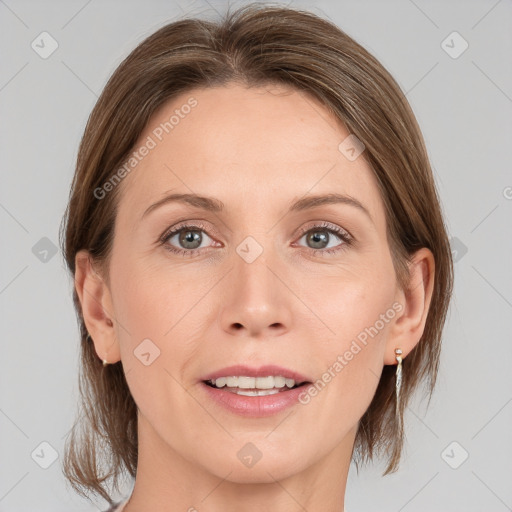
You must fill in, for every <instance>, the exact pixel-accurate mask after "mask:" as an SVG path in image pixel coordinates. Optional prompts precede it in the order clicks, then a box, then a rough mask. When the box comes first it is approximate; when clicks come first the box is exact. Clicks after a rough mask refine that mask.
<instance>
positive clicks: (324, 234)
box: [110, 84, 402, 482]
mask: <svg viewBox="0 0 512 512" xmlns="http://www.w3.org/2000/svg"><path fill="white" fill-rule="evenodd" d="M172 116H174V117H172ZM165 123H167V125H166V124H165ZM349 135H350V134H349V133H348V132H347V131H346V129H345V128H344V127H343V126H342V125H341V123H339V122H337V121H336V120H335V118H334V117H333V116H332V115H330V114H329V112H328V111H327V110H326V109H325V108H324V107H323V106H322V105H321V104H320V103H319V102H317V101H316V100H314V99H312V98H311V97H309V96H306V95H304V94H302V93H300V92H296V91H292V90H290V89H284V88H283V87H279V88H277V87H267V88H264V87H260V88H252V89H248V88H244V87H242V86H239V85H232V84H230V85H229V86H227V87H219V88H211V89H196V90H193V91H190V92H187V93H185V94H183V95H181V96H180V97H178V98H176V99H174V100H173V101H172V102H169V103H167V104H165V105H164V107H163V108H161V109H160V111H159V112H158V113H157V114H156V115H155V116H154V117H153V118H152V119H151V122H150V123H149V124H148V126H147V127H146V130H145V132H144V133H143V134H142V136H141V137H140V139H139V142H138V143H137V144H136V145H135V147H134V151H138V155H139V157H138V158H137V160H138V159H139V158H140V161H139V162H138V164H137V165H136V166H135V167H134V168H130V167H129V166H128V167H127V168H129V169H130V170H129V172H128V171H126V169H125V171H126V176H125V177H124V179H123V180H122V182H121V183H120V184H119V185H117V186H120V187H122V195H121V199H120V203H119V209H118V213H117V219H116V225H115V237H114V243H113V250H112V257H111V261H110V294H111V299H110V300H111V307H112V312H113V315H114V318H115V334H116V339H117V341H118V342H119V346H118V348H119V350H120V354H121V358H122V363H123V367H124V369H125V372H126V378H127V382H128V385H129V387H130V390H131V393H132V394H133V397H134V400H135V402H136V403H137V406H138V409H139V428H140V432H139V439H141V440H142V439H143V440H145V441H144V443H145V444H143V443H141V445H140V446H141V447H142V446H143V445H144V446H149V445H152V446H153V448H156V447H158V450H159V453H161V454H162V457H166V456H167V455H168V456H169V457H174V458H175V459H176V458H177V457H178V456H181V457H183V458H184V459H185V460H188V461H189V462H190V463H192V464H193V465H195V466H196V467H198V468H201V469H202V470H205V471H208V472H209V473H211V474H214V475H216V476H218V477H220V478H225V477H226V475H228V474H229V477H228V480H232V481H237V482H246V481H271V480H273V478H284V477H286V476H287V475H291V474H295V473H298V472H300V471H302V470H303V469H305V468H307V467H310V466H312V465H313V464H315V463H316V462H318V461H320V460H321V459H325V458H326V457H332V458H333V460H334V458H335V457H338V456H339V455H340V454H342V453H347V452H349V451H351V449H352V445H353V441H354V436H355V433H356V430H357V423H358V420H359V419H360V417H361V416H362V414H363V413H364V412H365V410H366V409H367V407H368V405H369V404H370V402H371V399H372V397H373V395H374V392H375V390H376V387H377V384H378V382H379V377H380V374H381V371H382V367H383V364H392V362H393V357H392V354H393V349H394V345H393V341H394V340H393V339H392V329H393V325H394V324H395V322H396V319H397V318H398V317H399V316H400V315H399V311H400V309H401V308H402V304H401V302H402V300H401V299H402V295H401V291H400V290H399V289H398V286H397V283H396V276H395V273H394V269H393V264H392V260H391V255H390V250H389V247H388V243H387V239H386V224H385V216H384V207H383V203H382V200H381V198H380V195H379V191H378V188H377V184H376V181H375V178H374V177H373V175H372V172H371V169H370V167H369V166H368V164H367V163H366V162H365V161H364V159H363V156H362V155H361V156H359V157H358V152H359V150H360V147H358V146H357V141H355V142H354V140H351V139H348V140H345V139H346V138H347V137H348V136H349ZM340 144H341V146H340ZM143 146H145V147H146V148H147V149H146V150H144V149H140V148H142V147H143ZM132 163H134V162H132ZM170 194H187V195H188V196H189V198H192V199H190V201H188V202H187V201H178V200H174V201H164V202H162V203H161V204H160V205H159V206H155V207H152V205H154V204H155V203H158V202H160V201H162V200H163V199H164V198H165V197H167V196H168V195H170ZM329 194H331V195H332V194H338V195H339V196H340V197H341V200H340V201H336V202H326V201H324V200H321V199H320V200H318V201H314V200H313V198H314V197H320V198H321V197H326V196H328V195H329ZM193 196H201V197H204V198H209V199H208V201H207V200H205V199H193ZM343 197H345V199H343ZM347 198H348V199H347ZM221 204H222V208H216V209H215V210H214V209H213V208H212V206H214V205H215V206H217V207H219V206H221ZM357 204H360V206H357ZM174 228H176V229H181V231H178V232H177V233H176V234H172V235H170V236H167V237H166V236H165V235H166V234H169V233H170V231H172V230H173V229H174ZM336 230H338V231H339V233H336ZM164 238H165V240H164ZM116 343H117V342H116ZM236 365H245V366H246V367H248V368H241V369H238V370H227V373H228V374H231V375H232V374H233V373H234V374H235V375H240V376H249V377H250V376H251V375H254V374H251V370H254V371H256V372H257V371H258V369H260V368H261V367H263V366H267V365H273V366H278V367H281V369H267V370H263V374H269V375H275V376H279V375H281V376H285V377H286V375H283V374H286V372H290V375H291V374H300V375H301V376H302V377H301V378H299V377H298V376H297V379H296V382H297V381H300V380H302V378H303V379H305V380H306V381H308V382H311V383H316V385H315V386H308V385H307V384H306V385H304V386H302V387H301V389H300V393H299V392H297V391H293V390H290V391H282V390H281V391H279V392H278V393H275V394H271V395H269V396H266V397H256V396H244V395H239V394H237V393H236V392H235V393H233V392H231V391H226V390H225V389H224V390H214V389H213V388H211V387H210V386H208V385H207V384H205V383H204V380H206V379H207V378H208V377H211V375H212V374H216V373H218V372H221V373H223V372H222V370H223V369H225V368H227V367H231V366H236ZM224 373H225V372H224ZM260 376H261V375H260ZM236 382H238V383H239V384H242V385H243V383H244V382H245V383H248V384H247V385H249V386H250V387H252V386H251V384H252V385H254V386H255V385H256V381H254V382H251V381H250V380H248V379H240V380H239V381H229V382H227V384H228V385H229V384H231V385H233V384H236ZM265 382H270V383H272V382H273V385H282V380H281V379H279V378H278V379H275V380H274V381H271V380H269V379H263V380H261V381H258V383H259V384H263V385H264V383H265ZM289 382H290V381H289ZM284 389H288V388H287V387H286V384H285V388H284ZM315 389H316V393H315ZM235 391H236V390H235ZM242 392H243V390H242ZM223 400H227V402H228V405H226V404H225V403H224V402H223ZM230 472H231V473H230Z"/></svg>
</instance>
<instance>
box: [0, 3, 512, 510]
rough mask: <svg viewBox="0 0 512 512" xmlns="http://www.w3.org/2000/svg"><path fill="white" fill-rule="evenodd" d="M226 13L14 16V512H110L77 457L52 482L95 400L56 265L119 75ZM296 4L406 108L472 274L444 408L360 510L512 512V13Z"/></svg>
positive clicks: (85, 9) (454, 335) (459, 282)
mask: <svg viewBox="0 0 512 512" xmlns="http://www.w3.org/2000/svg"><path fill="white" fill-rule="evenodd" d="M242 3H245V2H239V1H238V2H233V3H232V4H231V5H232V6H238V5H241V4H242ZM226 5H227V4H226V2H225V1H218V2H215V1H213V0H210V1H209V2H206V0H204V1H201V0H197V1H195V2H185V0H181V1H157V0H145V1H142V0H138V1H135V0H133V1H124V2H121V1H100V0H90V1H84V0H76V1H75V0H73V1H56V0H53V1H46V2H38V1H35V0H34V1H23V0H16V1H15V0H0V34H1V35H0V37H1V45H2V64H1V74H0V109H1V111H0V116H1V121H2V122H1V125H0V126H1V127H0V130H1V139H0V140H1V142H0V144H1V147H0V159H1V163H2V165H1V173H2V175H1V180H2V181H1V191H0V222H1V227H2V253H1V254H2V262H1V266H0V272H1V274H0V305H1V321H2V325H1V334H2V345H1V346H2V352H1V357H0V384H1V388H0V389H1V394H0V429H1V430H0V432H1V436H0V443H1V444H0V511H3V512H6V511H8V512H21V511H35V510H37V511H40V512H44V511H55V512H56V511H59V512H64V511H66V512H69V511H71V510H73V511H93V510H98V508H97V507H95V506H94V505H92V504H90V503H89V502H87V501H85V500H81V499H79V498H78V497H77V496H76V495H74V494H73V493H72V492H71V491H70V490H69V488H68V487H66V483H65V480H64V478H63V476H62V474H61V468H60V463H61V458H58V459H56V460H55V462H53V463H52V464H51V465H50V466H49V467H48V468H47V469H43V468H42V467H41V464H43V465H44V463H45V462H46V463H47V464H48V463H50V462H51V456H52V453H53V452H52V450H55V452H56V454H58V455H61V454H62V449H63V445H64V438H65V436H66V434H67V432H68V431H69V428H70V427H71V424H72V420H73V416H74V412H75V407H76V400H77V396H78V393H77V368H78V366H77V363H78V330H77V324H76V320H75V313H74V310H73V308H72V301H71V290H72V282H71V281H70V280H69V279H68V276H67V273H66V272H65V270H64V263H63V258H62V255H61V253H60V251H59V252H57V253H56V254H55V255H52V253H51V252H48V253H45V252H44V251H45V250H48V248H51V244H50V243H49V241H51V243H53V244H54V245H58V228H59V224H60V221H61V218H62V215H63V213H64V208H65V205H66V200H67V197H68V191H69V186H70V182H71V178H72V175H73V170H74V162H75V158H76V154H77V149H78V144H79V141H80V138H81V135H82V133H83V129H84V127H85V122H86V120H87V117H88V115H89V113H90V111H91V109H92V108H93V105H94V103H95V101H96V99H97V96H98V95H99V93H100V92H101V90H102V88H103V86H104V85H105V83H106V81H107V79H108V77H109V76H110V74H111V73H112V72H113V70H114V69H115V67H116V66H117V65H118V64H119V63H120V62H121V60H122V59H123V58H124V57H125V56H126V55H127V54H128V53H129V51H131V50H132V49H133V48H134V47H135V46H136V45H137V44H138V43H139V42H140V41H141V40H142V39H144V38H145V37H146V36H147V35H149V34H150V33H152V32H153V31H155V30H156V29H157V28H159V27H160V26H162V25H164V24H166V23H168V22H170V21H173V20H174V19H176V18H177V17H181V16H183V15H199V16H202V15H206V16H209V17H214V16H216V12H215V11H216V10H218V11H220V12H224V10H225V7H226ZM291 5H292V6H297V7H303V8H306V9H309V10H312V11H313V12H315V13H317V14H319V15H321V16H324V17H327V18H330V19H331V20H333V21H334V22H335V23H336V24H337V25H339V26H340V27H341V28H342V29H343V30H345V31H346V32H347V33H348V34H349V35H351V36H352V37H354V38H355V39H356V40H357V41H358V42H359V43H361V44H362V45H363V46H365V47H366V48H367V49H368V50H370V51H371V52H372V53H373V54H374V55H375V56H376V57H377V58H378V59H379V60H380V61H381V62H382V64H383V65H384V66H385V67H387V69H388V70H389V71H390V72H391V73H392V75H393V76H394V77H395V78H396V79H397V81H398V83H399V84H400V85H401V87H402V89H403V90H404V92H406V93H407V98H408V99H409V101H410V103H411V105H412V107H413V110H414V112H415V114H416V116H417V118H418V121H419V123H420V126H421V128H422V130H423V134H424V137H425V140H426V143H427V146H428V150H429V154H430V157H431V161H432V164H433V166H434V169H435V173H436V181H437V185H438V187H439V192H440V195H441V200H442V204H443V208H444V211H445V215H446V218H447V224H448V229H449V232H450V236H451V237H453V244H452V245H453V247H454V249H455V250H456V253H454V254H456V259H457V263H456V281H455V282H456V288H455V297H454V301H453V304H452V307H451V313H450V316H449V321H448V325H447V327H446V330H445V338H444V349H443V354H442V364H441V369H440V377H439V384H438V387H437V390H436V393H435V395H434V398H433V400H432V402H431V404H430V408H428V409H427V408H426V402H425V401H420V400H419V399H418V400H417V401H416V403H415V404H413V405H412V406H411V407H410V408H409V410H408V411H407V418H406V422H407V435H408V444H407V449H406V453H405V457H404V460H403V463H402V466H401V469H400V471H399V472H397V473H395V474H393V475H391V476H387V477H384V478H382V477H381V471H382V469H383V466H382V465H381V466H379V465H378V464H376V465H375V466H373V467H370V468H367V469H363V470H362V471H361V472H360V473H359V475H357V473H356V472H355V469H353V470H351V473H350V475H349V483H348V490H347V496H346V508H347V511H348V512H363V511H379V512H399V511H402V510H403V511H404V512H410V511H411V512H412V511H415V512H422V511H429V512H432V511H434V510H435V511H436V512H440V511H442V512H449V511H465V512H477V511H485V512H494V511H495V512H502V511H506V510H512V486H511V485H510V482H511V481H512V478H511V477H512V440H511V435H510V432H511V428H510V427H511V424H512V404H511V401H512V385H511V383H512V371H511V367H512V365H511V363H512V343H511V334H510V333H511V332H512V314H511V313H512V271H511V265H510V263H511V255H512V250H511V249H512V238H511V234H512V232H511V219H512V188H511V187H512V172H511V164H510V162H511V161H512V149H511V146H512V144H511V143H512V139H511V135H512V115H511V114H512V70H511V64H510V63H511V60H512V59H511V49H512V3H511V1H510V0H501V1H495V0H489V1H487V0H485V1H484V0H480V1H448V2H447V1H435V2H431V1H427V0H415V1H412V0H396V1H380V2H377V1H375V2H370V1H347V0H344V1H339V2H335V1H319V2H314V1H312V0H310V1H307V2H306V1H300V2H298V1H297V2H292V3H291ZM43 31H47V32H48V33H49V34H51V36H52V37H53V38H54V39H55V40H56V41H57V43H58V48H57V50H56V51H55V52H54V53H53V54H52V55H51V56H49V57H48V58H46V59H43V58H41V57H40V55H39V54H38V53H36V52H35V51H34V50H33V49H32V47H31V43H32V42H33V41H34V40H35V41H36V42H37V41H38V39H37V38H38V36H39V34H40V33H41V32H43ZM454 31H457V32H458V33H459V34H460V36H461V37H462V38H463V39H464V40H465V41H467V43H468V44H469V47H468V48H467V50H466V51H465V52H464V53H462V54H461V55H460V56H458V57H457V58H453V56H450V55H449V54H448V53H447V51H445V50H448V51H451V52H452V54H453V53H454V52H455V53H458V52H459V51H460V50H461V49H462V48H463V46H462V45H463V44H464V42H463V40H462V39H460V38H459V39H458V36H456V35H455V36H453V35H452V33H453V32H454ZM448 36H450V37H448ZM447 38H448V39H447ZM444 40H446V42H445V43H444V45H443V44H442V42H443V41H444ZM40 45H41V43H40ZM450 47H452V48H451V49H450ZM46 48H48V44H46ZM44 237H46V238H48V239H49V241H48V240H43V241H41V239H42V238H44ZM466 250H467V252H465V251H466ZM312 434H314V433H312ZM454 441H455V442H456V443H457V444H455V445H451V443H452V442H454ZM44 442H46V443H49V445H50V446H48V445H42V446H41V443H44ZM447 447H448V448H447ZM466 452H467V453H468V454H469V457H468V458H467V460H465V461H464V462H463V463H462V464H461V461H462V460H463V459H464V456H465V453H466ZM459 464H460V465H459ZM450 465H451V466H454V467H455V466H458V467H457V469H454V468H452V467H451V466H450ZM128 490H129V489H128ZM98 507H99V509H100V510H104V509H105V508H106V504H105V502H98ZM327 512H329V511H327Z"/></svg>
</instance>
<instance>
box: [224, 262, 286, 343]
mask: <svg viewBox="0 0 512 512" xmlns="http://www.w3.org/2000/svg"><path fill="white" fill-rule="evenodd" d="M274 267H276V265H275V264H274V265H272V266H269V264H268V262H267V258H266V257H265V256H264V255H263V254H262V255H261V256H260V257H258V258H257V259H256V260H255V261H253V262H252V263H247V262H246V261H244V260H243V259H242V258H240V257H238V255H236V257H235V262H234V268H233V269H232V270H231V272H229V274H228V276H227V282H226V283H225V288H224V292H225V293H224V294H223V299H224V304H223V305H222V306H221V307H222V310H221V313H220V322H221V327H222V328H223V329H224V330H225V331H226V332H228V333H229V334H231V335H234V336H241V337H252V338H261V339H265V338H269V337H274V336H280V335H282V334H284V333H286V332H288V331H289V330H290V329H291V324H292V317H293V315H292V312H291V307H293V305H292V298H293V294H292V293H291V292H290V290H289V288H288V287H287V286H286V284H285V283H284V282H283V281H284V280H286V278H285V279H284V280H283V277H280V276H279V274H280V273H281V272H279V271H278V270H277V268H274ZM280 268H281V267H280Z"/></svg>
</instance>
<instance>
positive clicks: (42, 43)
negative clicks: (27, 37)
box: [30, 32, 59, 59]
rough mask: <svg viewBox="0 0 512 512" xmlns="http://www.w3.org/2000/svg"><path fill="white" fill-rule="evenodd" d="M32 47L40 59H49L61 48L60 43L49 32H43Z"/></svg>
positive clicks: (33, 42)
mask: <svg viewBox="0 0 512 512" xmlns="http://www.w3.org/2000/svg"><path fill="white" fill-rule="evenodd" d="M30 46H31V47H32V50H34V51H35V52H36V53H37V54H38V55H39V57H41V58H42V59H47V58H48V57H50V55H51V54H52V53H53V52H54V51H55V50H56V49H57V48H58V47H59V43H58V42H57V41H56V40H55V39H54V38H53V37H52V36H51V34H49V33H48V32H41V33H40V34H39V35H38V36H37V37H36V38H35V39H34V40H33V41H32V43H31V45H30Z"/></svg>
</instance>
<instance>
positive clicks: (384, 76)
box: [61, 4, 453, 503]
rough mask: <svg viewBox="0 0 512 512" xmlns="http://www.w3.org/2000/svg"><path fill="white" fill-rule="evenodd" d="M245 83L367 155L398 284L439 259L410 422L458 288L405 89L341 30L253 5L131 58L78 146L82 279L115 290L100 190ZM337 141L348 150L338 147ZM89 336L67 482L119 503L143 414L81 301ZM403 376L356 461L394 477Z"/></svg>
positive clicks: (112, 199)
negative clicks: (422, 261) (187, 107)
mask: <svg viewBox="0 0 512 512" xmlns="http://www.w3.org/2000/svg"><path fill="white" fill-rule="evenodd" d="M230 82H239V83H242V84H245V85H246V86H248V87H251V86H259V85H267V84H284V85H287V86H289V87H292V88H294V89H295V90H298V91H301V92H303V93H305V94H309V95H311V96H312V97H314V98H316V99H318V100H320V101H321V103H322V104H323V105H324V106H325V107H326V108H327V109H328V110H329V111H330V112H332V113H333V114H334V115H335V116H336V117H337V118H338V119H340V120H341V121H342V122H343V123H344V125H345V126H346V127H347V129H348V131H349V132H350V133H351V134H354V135H355V136H356V137H357V138H358V139H359V140H360V141H362V142H363V143H364V145H365V151H364V152H363V154H362V157H363V158H365V159H366V161H367V162H368V164H369V165H370V167H371V169H372V171H373V173H374V175H375V177H376V179H377V182H378V186H379V190H380V193H381V197H382V200H383V202H384V206H385V211H386V225H387V236H388V243H389V246H390V249H391V253H392V257H393V263H394V267H395V271H396V276H397V281H398V283H399V285H400V286H401V287H402V289H406V288H407V286H408V279H409V274H408V263H409V262H410V258H411V256H412V254H413V253H414V252H415V251H416V250H417V249H419V248H422V247H427V248H428V249H430V250H431V251H432V253H433V255H434V259H435V275H434V289H433V295H432V300H431V304H430V309H429V312H428V317H427V321H426V325H425V330H424V333H423V336H422V338H421V340H420V341H419V343H418V344H417V345H416V346H415V348H414V349H413V350H412V351H411V352H410V353H409V354H408V356H407V358H406V360H405V361H404V371H403V384H402V397H403V399H402V400H401V410H400V416H401V415H403V412H404V409H405V407H406V405H407V403H408V401H409V398H410V396H411V394H412V393H413V391H414V390H415V389H417V388H419V386H420V384H423V383H425V384H426V389H427V391H428V394H429V395H430V396H431V395H432V391H433V389H434V385H435V381H436V376H437V370H438V362H439V354H440V347H441V333H442V329H443V325H444V323H445V319H446V314H447V310H448V304H449V300H450V297H451V293H452V286H453V263H452V257H451V251H450V246H449V241H448V237H447V233H446V229H445V225H444V222H443V217H442V212H441V207H440V203H439V199H438V196H437V192H436V187H435V183H434V180H433V176H432V170H431V167H430V164H429V159H428V156H427V151H426V149H425V145H424V141H423V137H422V135H421V132H420V129H419V127H418V124H417V122H416V119H415V116H414V114H413V112H412V110H411V108H410V106H409V104H408V102H407V99H406V98H405V96H404V94H403V93H402V91H401V90H400V87H399V86H398V84H397V83H396V82H395V80H394V79H393V78H392V77H391V75H390V74H389V73H388V72H387V71H386V70H385V69H384V68H383V66H382V65H381V64H380V63H379V62H378V61H377V59H376V58H375V57H373V56H372V55H371V54H370V53H368V51H366V50H365V49H364V48H363V47H362V46H361V45H359V44H358V43H356V42H355V41H354V40H353V39H352V38H351V37H349V36H348V35H347V34H346V33H344V32H343V31H342V30H340V28H338V27H337V26H336V25H334V24H333V23H331V22H329V21H326V20H325V19H322V18H321V17H318V16H316V15H314V14H313V13H311V12H307V11H302V10H297V9H290V8H286V7H279V6H275V5H274V6H269V5H263V4H250V5H246V6H244V7H242V8H239V9H238V10H236V11H235V12H232V13H230V12H229V10H228V12H227V14H226V15H225V16H224V17H223V19H221V20H220V21H219V22H213V21H209V20H201V19H183V20H180V21H176V22H173V23H170V24H168V25H166V26H164V27H162V28H160V29H159V30H157V31H156V32H155V33H153V34H152V35H151V36H149V37H148V38H147V39H145V40H144V41H143V42H142V43H141V44H139V46H138V47H136V48H135V50H133V51H132V52H131V53H130V55H128V57H127V58H126V59H125V60H124V61H123V62H122V63H121V64H120V65H119V67H118V68H117V69H116V70H115V72H114V73H113V75H112V76H111V78H110V79H109V81H108V83H107V84H106V86H105V88H104V90H103V92H102V94H101V96H100V98H99V99H98V101H97V103H96V105H95V107H94V109H93V111H92V113H91V115H90V117H89V120H88V122H87V126H86V128H85V132H84V135H83V138H82V141H81V143H80V147H79V152H78V157H77V165H76V172H75V175H74V179H73V182H72V185H71V191H70V198H69V204H68V207H67V210H66V213H65V215H64V218H63V225H62V226H61V238H62V240H61V244H62V249H63V253H64V255H65V259H66V263H67V266H68V268H69V270H70V272H71V274H72V276H73V277H74V275H75V255H76V253H77V252H78V251H79V250H81V249H88V250H89V251H90V253H91V256H92V259H93V262H95V263H96V264H97V265H98V266H99V267H100V268H101V269H102V271H103V273H104V276H105V277H106V278H107V279H108V262H109V255H110V251H111V247H112V241H113V228H114V221H115V216H116V208H117V204H118V201H119V189H120V188H121V187H115V188H114V190H112V192H110V193H109V194H107V196H106V197H105V198H103V199H102V200H98V199H96V198H95V196H94V190H95V189H96V188H97V187H101V186H102V184H104V183H105V182H106V181H108V180H109V178H111V176H112V175H113V174H114V172H115V171H116V169H119V168H120V167H121V166H122V165H123V163H124V161H125V159H126V158H127V157H128V155H129V153H130V151H131V150H132V148H133V146H134V144H135V143H136V141H137V140H138V138H139V136H140V134H141V132H142V131H143V130H144V128H145V127H146V125H147V123H148V121H149V119H150V118H151V116H152V115H153V114H154V113H155V112H156V111H157V109H158V108H159V107H160V106H162V105H163V103H164V102H166V101H168V100H170V99H172V98H174V97H176V96H177V95H179V94H181V93H183V92H186V91H189V90H192V89H193V88H196V87H212V86H222V85H226V84H228V83H230ZM340 142H341V141H340ZM73 301H74V305H75V308H76V311H77V316H78V320H79V326H80V334H81V361H80V376H79V391H80V395H81V402H80V405H81V407H82V409H83V410H82V411H81V413H80V414H78V415H77V419H76V421H75V424H74V426H73V428H72V431H71V436H70V439H69V440H68V442H67V443H66V453H65V458H64V464H63V470H64V474H65V476H66V478H67V479H68V480H69V481H70V482H71V484H72V486H73V488H74V489H75V490H76V491H77V492H78V493H79V494H81V495H83V496H87V495H88V493H89V492H91V491H92V492H93V493H96V494H99V495H101V496H102V497H103V498H105V499H106V500H107V501H109V502H110V503H112V499H111V498H110V496H109V493H108V492H107V489H108V488H107V486H106V484H105V483H106V481H107V480H109V479H111V478H112V479H113V483H114V486H115V488H118V478H119V477H120V475H121V474H122V473H123V472H124V470H127V471H128V473H129V474H130V475H131V476H132V477H135V475H136V468H137V446H138V444H137V443H138V442H137V421H136V420H137V407H136V404H135V402H134V400H133V398H132V396H131V394H130V391H129V388H128V385H127V383H126V380H125V376H124V371H123V367H122V364H120V362H118V363H116V364H113V365H109V366H107V367H106V368H104V367H103V366H102V363H101V360H100V359H99V358H98V356H97V354H96V352H95V349H94V345H93V343H92V342H91V341H90V340H87V331H86V328H85V325H84V320H83V316H82V312H81V307H80V303H79V300H78V297H77V293H76V290H74V292H73ZM394 373H395V366H392V365H389V366H385V367H384V369H383V373H382V375H381V378H380V382H379V384H378V387H377V390H376V393H375V396H374V398H373V400H372V402H371V404H370V406H369V407H368V409H367V410H366V412H365V413H364V415H363V417H362V418H361V421H360V424H359V430H358V432H357V436H356V443H355V445H354V452H353V455H354V460H356V462H357V461H365V462H367V461H369V460H371V459H372V458H373V457H374V455H376V454H380V455H383V456H385V457H386V458H387V461H388V466H387V469H386V471H385V473H384V474H387V473H389V472H392V471H395V470H396V469H397V468H398V464H399V460H400V454H401V450H402V445H403V432H402V430H401V429H400V421H398V418H397V416H396V415H395V387H394Z"/></svg>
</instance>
